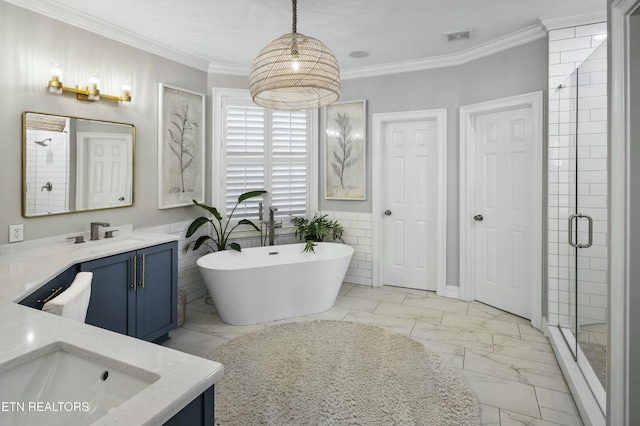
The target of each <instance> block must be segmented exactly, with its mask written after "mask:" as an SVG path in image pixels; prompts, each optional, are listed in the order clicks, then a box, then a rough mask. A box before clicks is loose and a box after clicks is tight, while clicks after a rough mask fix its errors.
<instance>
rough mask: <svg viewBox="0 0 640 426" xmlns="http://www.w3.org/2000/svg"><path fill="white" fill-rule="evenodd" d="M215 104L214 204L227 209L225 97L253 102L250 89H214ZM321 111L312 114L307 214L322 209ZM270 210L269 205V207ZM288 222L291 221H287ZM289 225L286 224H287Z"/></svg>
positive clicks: (213, 112)
mask: <svg viewBox="0 0 640 426" xmlns="http://www.w3.org/2000/svg"><path fill="white" fill-rule="evenodd" d="M211 94H212V104H213V108H211V123H212V131H211V140H212V142H211V145H212V149H211V151H210V152H211V180H210V182H211V183H212V185H211V192H210V197H211V205H213V206H216V207H218V206H219V207H218V208H219V209H224V208H225V205H226V201H225V200H223V197H222V184H223V182H224V174H223V171H224V170H226V165H227V162H226V158H222V141H223V137H224V129H225V126H224V123H223V121H222V117H223V115H224V114H223V102H224V100H225V98H238V97H242V98H247V99H251V95H250V94H249V90H247V89H228V88H218V87H214V88H213V89H212V90H211ZM319 114H320V112H319V109H316V110H313V111H311V112H310V116H311V122H310V123H309V124H310V128H311V129H310V134H311V150H310V152H308V155H307V170H308V177H309V180H308V182H307V185H308V192H307V193H308V209H307V215H308V214H311V213H313V212H315V211H317V210H318V187H319V179H318V164H319V152H320V147H319V139H320V138H319V121H320V120H319ZM265 207H266V206H265ZM286 222H288V220H287V221H286ZM285 226H286V224H285Z"/></svg>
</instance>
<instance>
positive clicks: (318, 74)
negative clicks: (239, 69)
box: [249, 0, 340, 111]
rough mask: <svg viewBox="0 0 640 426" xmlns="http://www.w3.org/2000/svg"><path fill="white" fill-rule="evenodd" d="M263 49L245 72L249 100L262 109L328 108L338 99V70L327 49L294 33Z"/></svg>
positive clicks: (294, 20)
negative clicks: (246, 72)
mask: <svg viewBox="0 0 640 426" xmlns="http://www.w3.org/2000/svg"><path fill="white" fill-rule="evenodd" d="M295 30H296V1H295V0H293V32H292V33H289V34H285V35H283V36H281V37H279V38H277V39H275V40H274V41H272V42H271V43H269V44H268V45H267V46H265V47H264V49H262V50H261V51H260V53H259V54H258V56H257V57H256V59H255V60H254V61H253V65H252V66H251V71H250V73H249V92H250V93H251V97H252V98H253V101H254V102H255V103H256V104H258V105H260V106H263V107H265V108H272V109H278V110H286V111H293V110H304V109H311V108H319V107H322V106H325V105H329V104H331V103H333V102H335V101H336V100H338V98H339V97H340V69H339V68H338V61H337V60H336V57H335V56H334V55H333V53H332V52H331V50H329V48H328V47H327V46H325V45H324V44H323V43H322V42H321V41H319V40H316V39H315V38H311V37H307V36H305V35H303V34H300V33H297V32H296V31H295Z"/></svg>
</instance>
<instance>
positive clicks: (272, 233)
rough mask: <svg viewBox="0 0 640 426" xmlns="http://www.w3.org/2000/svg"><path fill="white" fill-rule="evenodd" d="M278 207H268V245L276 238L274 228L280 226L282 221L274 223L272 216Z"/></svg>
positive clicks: (272, 243) (273, 242)
mask: <svg viewBox="0 0 640 426" xmlns="http://www.w3.org/2000/svg"><path fill="white" fill-rule="evenodd" d="M277 211H278V209H277V208H276V207H269V223H268V224H267V226H268V229H269V245H270V246H272V245H274V244H275V240H276V228H280V227H282V222H280V223H276V222H275V218H274V214H273V213H274V212H277Z"/></svg>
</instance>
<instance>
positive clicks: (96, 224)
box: [90, 222, 111, 241]
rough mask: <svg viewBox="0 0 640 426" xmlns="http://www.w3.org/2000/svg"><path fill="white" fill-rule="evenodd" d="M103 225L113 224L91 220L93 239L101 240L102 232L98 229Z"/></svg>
mask: <svg viewBox="0 0 640 426" xmlns="http://www.w3.org/2000/svg"><path fill="white" fill-rule="evenodd" d="M101 226H111V225H109V224H108V223H107V222H91V238H90V239H91V241H95V240H99V239H100V234H99V232H98V230H99V229H100V227H101Z"/></svg>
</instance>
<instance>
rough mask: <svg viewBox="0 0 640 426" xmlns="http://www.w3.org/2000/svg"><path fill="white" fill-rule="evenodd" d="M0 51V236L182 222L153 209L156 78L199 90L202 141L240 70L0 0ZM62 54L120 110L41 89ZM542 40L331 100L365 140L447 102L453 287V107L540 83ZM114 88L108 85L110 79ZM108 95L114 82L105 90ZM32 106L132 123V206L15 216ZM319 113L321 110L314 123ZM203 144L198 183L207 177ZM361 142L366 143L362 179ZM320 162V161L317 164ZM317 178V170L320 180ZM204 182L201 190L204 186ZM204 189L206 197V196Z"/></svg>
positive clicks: (347, 84) (453, 281)
mask: <svg viewBox="0 0 640 426" xmlns="http://www.w3.org/2000/svg"><path fill="white" fill-rule="evenodd" d="M0 52H2V53H3V54H4V55H3V57H5V58H9V61H8V63H7V65H6V66H4V67H1V68H0V81H3V82H8V84H3V85H2V86H0V97H1V100H2V116H1V118H0V120H2V128H3V135H2V138H3V139H2V143H3V156H2V157H1V158H0V165H1V166H0V173H1V174H0V179H1V181H2V192H0V205H2V206H8V207H6V208H3V209H1V211H0V244H3V243H6V242H7V240H8V232H7V231H6V230H7V228H8V226H9V225H10V224H17V223H24V224H25V238H26V239H34V238H42V237H46V236H51V235H57V234H66V233H73V232H80V231H85V230H87V229H88V226H89V223H90V222H91V221H96V220H100V221H102V220H104V221H109V222H111V223H112V224H114V225H117V224H124V223H133V224H134V226H136V227H142V226H144V227H150V226H156V225H162V224H166V223H172V222H178V221H184V220H189V219H191V218H192V217H195V216H196V215H197V212H196V211H194V209H191V208H189V207H183V208H176V209H169V210H158V209H157V175H156V173H157V129H156V127H157V85H158V83H159V82H163V83H166V84H171V85H174V86H178V87H183V88H185V89H190V90H195V91H198V92H202V93H206V94H207V113H206V116H207V124H208V125H207V132H206V140H207V144H208V145H209V144H210V141H211V107H212V103H211V96H210V93H211V90H210V89H211V88H213V87H226V88H246V87H247V78H246V77H238V76H229V75H218V74H209V75H207V73H205V72H202V71H198V70H195V69H193V68H190V67H187V66H184V65H180V64H178V63H175V62H172V61H170V60H166V59H163V58H160V57H158V56H155V55H152V54H149V53H146V52H143V51H140V50H137V49H135V48H132V47H129V46H126V45H123V44H121V43H118V42H114V41H112V40H109V39H106V38H104V37H101V36H98V35H95V34H92V33H89V32H86V31H83V30H80V29H78V28H75V27H72V26H70V25H66V24H64V23H61V22H59V21H55V20H52V19H49V18H47V17H44V16H42V15H38V14H35V13H32V12H29V11H27V10H24V9H21V8H18V7H15V6H12V5H9V4H7V3H4V2H1V1H0ZM56 60H62V61H63V62H64V64H65V73H64V75H65V77H64V81H65V82H67V83H68V84H76V83H80V77H77V76H79V74H80V72H81V71H86V70H88V69H92V68H98V69H99V70H100V71H101V77H102V83H103V84H101V85H102V86H103V90H104V91H106V88H107V86H106V85H108V84H109V81H108V78H115V77H118V78H121V77H127V78H130V79H131V80H132V86H133V88H132V96H133V102H132V105H131V107H130V108H122V107H118V106H117V105H116V104H115V103H112V102H108V101H101V102H98V103H88V102H80V101H77V100H75V99H74V98H73V97H71V96H69V95H67V94H65V95H62V96H54V95H49V94H47V93H45V85H46V82H47V80H48V69H49V64H50V62H52V61H56ZM546 69H547V40H546V39H541V40H537V41H534V42H531V43H528V44H526V45H523V46H519V47H516V48H513V49H509V50H508V51H505V52H500V53H497V54H494V55H492V56H489V57H486V58H482V59H479V60H475V61H472V62H469V63H466V64H463V65H460V66H456V67H449V68H440V69H433V70H425V71H415V72H407V73H400V74H395V75H387V76H380V77H369V78H359V79H349V80H344V81H343V83H342V95H341V97H340V101H353V100H360V99H366V100H367V108H368V111H367V122H368V128H367V136H368V144H370V143H371V122H372V119H371V116H372V114H375V113H384V112H398V111H412V110H420V109H435V108H447V114H448V117H447V121H448V124H447V133H448V148H447V149H448V151H447V156H448V164H447V180H448V191H447V211H448V215H449V221H448V226H447V257H448V264H447V277H448V278H447V282H448V284H449V285H458V268H459V265H458V249H459V248H458V174H459V170H458V162H459V160H458V158H459V153H458V128H459V119H458V108H459V107H460V106H463V105H468V104H472V103H477V102H482V101H487V100H493V99H498V98H501V97H506V96H513V95H518V94H522V93H528V92H533V91H538V90H544V89H545V87H546V77H547V71H546ZM114 87H117V85H116V86H114ZM112 91H115V92H116V93H117V91H118V89H117V88H116V89H113V90H112ZM27 110H29V111H39V112H48V113H53V114H64V115H73V116H79V117H88V118H95V119H101V120H109V121H120V122H126V123H132V124H134V125H135V126H136V138H137V140H136V178H135V206H134V207H131V208H125V209H115V210H107V211H95V212H87V213H77V214H73V215H63V216H53V217H45V218H31V219H24V218H22V216H21V207H20V206H21V195H20V192H21V189H20V188H21V155H22V150H21V118H20V117H21V114H22V112H23V111H27ZM322 120H323V117H321V123H322ZM210 152H211V150H210V146H207V159H206V163H207V167H206V168H207V175H206V177H207V181H208V182H210V179H211V170H212V164H211V158H210V156H209V154H208V153H210ZM371 152H372V150H371V147H370V146H368V149H367V156H368V158H367V163H368V167H367V170H368V176H367V178H368V182H369V183H370V182H371ZM319 170H321V171H322V170H323V167H319ZM323 181H324V177H323V176H320V182H323ZM208 191H209V188H207V192H208ZM368 191H369V193H368V194H367V200H366V201H328V200H324V198H323V196H322V193H323V191H320V194H321V195H320V200H319V202H320V204H319V206H320V209H321V210H331V211H352V212H367V213H369V212H371V193H370V191H371V185H370V184H369V185H368ZM208 195H209V194H207V201H210V200H209V199H208Z"/></svg>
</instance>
